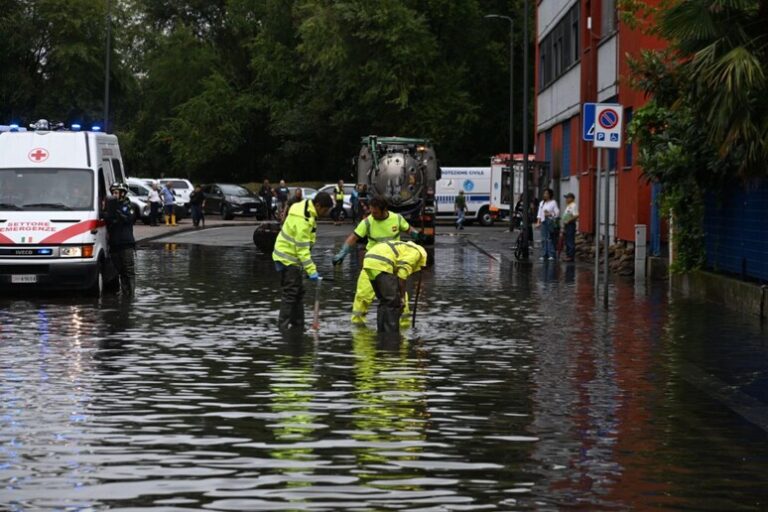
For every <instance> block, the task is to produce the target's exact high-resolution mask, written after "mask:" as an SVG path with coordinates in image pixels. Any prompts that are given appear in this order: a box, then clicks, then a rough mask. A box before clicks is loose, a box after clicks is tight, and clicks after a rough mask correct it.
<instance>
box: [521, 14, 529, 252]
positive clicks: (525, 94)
mask: <svg viewBox="0 0 768 512" xmlns="http://www.w3.org/2000/svg"><path fill="white" fill-rule="evenodd" d="M528 45H529V41H528V0H525V2H524V4H523V244H522V245H523V246H522V253H523V259H526V260H527V259H528V247H529V242H530V240H528V230H529V229H530V225H531V216H530V209H531V208H530V206H531V205H530V201H531V199H530V197H529V191H528Z"/></svg>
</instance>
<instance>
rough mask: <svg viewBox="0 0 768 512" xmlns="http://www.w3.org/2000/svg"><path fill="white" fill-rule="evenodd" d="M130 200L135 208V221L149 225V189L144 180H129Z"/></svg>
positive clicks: (127, 181) (127, 182)
mask: <svg viewBox="0 0 768 512" xmlns="http://www.w3.org/2000/svg"><path fill="white" fill-rule="evenodd" d="M126 184H127V185H128V199H130V201H131V205H132V206H133V221H134V222H136V221H137V220H141V221H142V222H143V223H144V224H149V210H150V208H149V187H148V186H147V185H145V184H144V182H143V180H139V179H136V178H128V179H127V180H126Z"/></svg>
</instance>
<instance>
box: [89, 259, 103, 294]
mask: <svg viewBox="0 0 768 512" xmlns="http://www.w3.org/2000/svg"><path fill="white" fill-rule="evenodd" d="M105 283H106V281H105V277H104V260H102V259H99V266H98V268H97V270H96V279H94V281H93V284H92V285H91V287H90V288H88V295H90V296H91V297H101V296H102V295H103V294H104V287H105Z"/></svg>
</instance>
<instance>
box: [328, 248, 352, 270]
mask: <svg viewBox="0 0 768 512" xmlns="http://www.w3.org/2000/svg"><path fill="white" fill-rule="evenodd" d="M350 250H351V249H350V248H349V246H348V245H347V244H344V245H343V246H342V247H341V250H340V251H339V252H337V253H336V256H334V257H333V260H331V261H333V264H334V265H338V264H339V263H341V262H342V261H344V258H346V257H347V254H349V251H350Z"/></svg>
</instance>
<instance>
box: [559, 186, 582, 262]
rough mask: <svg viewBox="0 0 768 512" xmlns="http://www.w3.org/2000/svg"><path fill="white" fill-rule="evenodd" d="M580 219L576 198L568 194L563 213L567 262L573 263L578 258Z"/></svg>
mask: <svg viewBox="0 0 768 512" xmlns="http://www.w3.org/2000/svg"><path fill="white" fill-rule="evenodd" d="M578 218H579V207H578V206H577V205H576V196H575V195H573V194H572V193H570V192H568V193H567V194H565V211H564V212H563V231H564V237H565V261H573V260H574V259H575V258H576V221H577V220H578Z"/></svg>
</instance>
